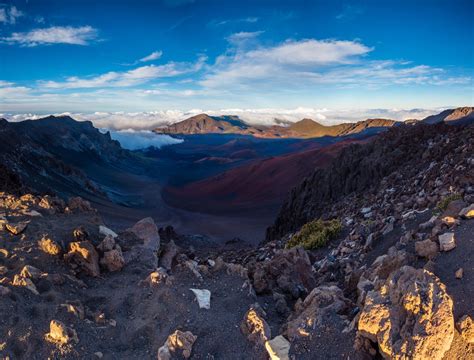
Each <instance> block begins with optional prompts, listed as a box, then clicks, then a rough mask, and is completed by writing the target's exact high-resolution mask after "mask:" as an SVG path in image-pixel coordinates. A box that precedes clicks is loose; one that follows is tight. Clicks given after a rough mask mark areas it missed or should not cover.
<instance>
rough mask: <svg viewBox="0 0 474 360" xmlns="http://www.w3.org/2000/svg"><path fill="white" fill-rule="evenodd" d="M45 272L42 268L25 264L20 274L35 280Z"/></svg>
mask: <svg viewBox="0 0 474 360" xmlns="http://www.w3.org/2000/svg"><path fill="white" fill-rule="evenodd" d="M42 274H43V272H42V271H41V270H40V269H37V268H35V267H34V266H31V265H25V266H24V267H23V269H21V272H20V276H22V277H24V278H30V279H33V280H36V279H39V278H40V277H41V275H42Z"/></svg>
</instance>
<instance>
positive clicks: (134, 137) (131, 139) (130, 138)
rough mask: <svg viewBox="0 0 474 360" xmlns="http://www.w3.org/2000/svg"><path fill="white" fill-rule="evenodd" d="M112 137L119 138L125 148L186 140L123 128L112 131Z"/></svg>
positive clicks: (164, 144)
mask: <svg viewBox="0 0 474 360" xmlns="http://www.w3.org/2000/svg"><path fill="white" fill-rule="evenodd" d="M110 135H111V137H112V139H114V140H117V141H118V142H119V143H120V145H121V146H122V147H123V148H124V149H128V150H139V149H147V148H149V147H155V148H158V149H159V148H161V147H163V146H167V145H173V144H180V143H182V142H183V141H184V140H182V139H176V138H174V137H171V136H169V135H157V134H155V133H153V132H151V131H146V130H139V131H136V130H132V129H128V130H121V131H111V132H110Z"/></svg>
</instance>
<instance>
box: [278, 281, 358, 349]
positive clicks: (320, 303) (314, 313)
mask: <svg viewBox="0 0 474 360" xmlns="http://www.w3.org/2000/svg"><path fill="white" fill-rule="evenodd" d="M350 305H351V301H350V300H349V299H347V298H345V297H344V294H343V292H342V290H341V289H340V288H338V287H337V286H334V285H333V286H320V287H317V288H314V289H313V290H312V291H311V293H310V294H309V295H308V296H307V297H306V298H305V299H304V301H303V302H302V303H300V304H299V305H298V306H295V312H294V313H293V314H291V315H290V317H289V318H288V323H287V324H286V331H285V332H286V335H287V336H288V338H289V339H290V340H291V341H293V340H296V339H301V338H306V337H309V336H311V335H313V336H314V335H316V334H317V332H318V330H317V327H319V326H321V325H323V324H324V323H326V321H329V322H332V321H331V320H330V318H331V317H332V316H334V315H337V314H342V313H344V312H346V311H347V310H348V309H349V308H350Z"/></svg>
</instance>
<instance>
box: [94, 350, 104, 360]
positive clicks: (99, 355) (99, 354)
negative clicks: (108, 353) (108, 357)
mask: <svg viewBox="0 0 474 360" xmlns="http://www.w3.org/2000/svg"><path fill="white" fill-rule="evenodd" d="M94 355H95V357H96V358H98V359H102V358H103V357H104V354H102V353H101V352H100V351H97V352H95V353H94Z"/></svg>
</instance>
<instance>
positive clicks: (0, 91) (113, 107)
mask: <svg viewBox="0 0 474 360" xmlns="http://www.w3.org/2000/svg"><path fill="white" fill-rule="evenodd" d="M0 1H3V3H2V4H1V5H0V113H21V112H29V113H53V112H65V111H70V112H81V113H91V112H96V111H103V112H117V111H122V112H150V111H166V110H169V109H178V110H181V111H187V110H190V109H215V110H217V109H274V108H275V109H276V108H278V109H296V108H305V109H307V108H311V109H316V108H317V109H349V108H372V109H374V108H398V109H411V108H439V107H443V106H461V105H473V102H474V101H473V100H474V99H473V80H472V79H473V76H474V73H473V66H474V65H473V64H474V45H473V44H474V41H473V40H474V37H473V25H472V18H473V15H474V9H473V2H472V1H470V0H466V1H462V0H449V1H441V0H430V1H428V0H418V1H414V0H411V1H404V0H398V1H392V0H390V1H389V0H385V1H384V0H367V1H345V0H344V1H343V0H341V1H338V0H334V1H330V0H325V1H316V0H315V1H299V0H293V1H270V0H266V1H242V0H241V1H230V0H229V1H223V0H220V1H206V0H194V1H191V0H162V1H151V0H149V1H140V0H135V1H117V0H115V1H99V0H96V1H92V0H91V1H74V0H68V1H64V0H62V1H40V0H28V1H27V0H16V1H6V0H0Z"/></svg>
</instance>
